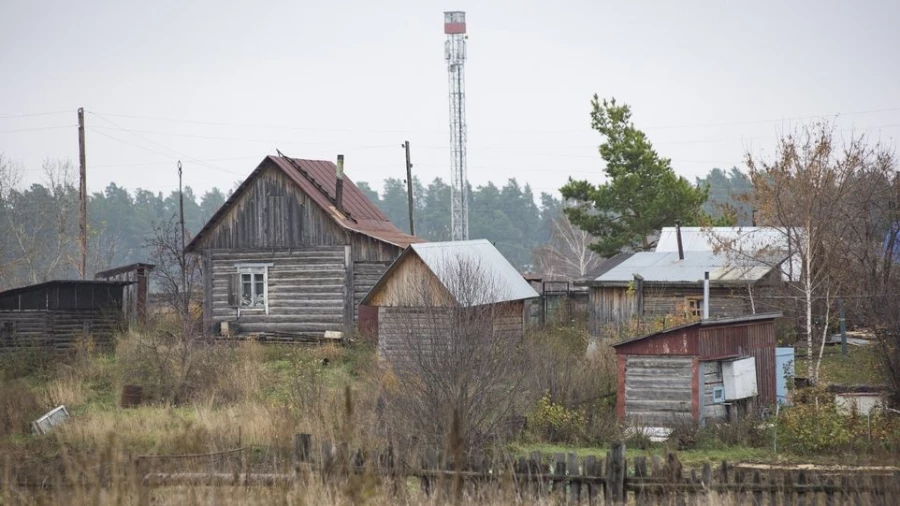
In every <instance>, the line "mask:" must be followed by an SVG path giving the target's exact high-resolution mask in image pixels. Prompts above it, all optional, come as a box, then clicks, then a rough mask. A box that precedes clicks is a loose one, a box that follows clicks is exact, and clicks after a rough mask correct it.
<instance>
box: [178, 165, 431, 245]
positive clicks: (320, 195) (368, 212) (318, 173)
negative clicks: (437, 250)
mask: <svg viewBox="0 0 900 506" xmlns="http://www.w3.org/2000/svg"><path fill="white" fill-rule="evenodd" d="M269 167H274V168H275V169H276V170H280V171H281V172H283V173H284V174H285V175H286V176H287V177H288V178H289V179H290V180H291V181H292V182H293V183H294V184H296V185H297V186H298V187H299V188H300V189H301V190H302V191H303V192H304V193H305V194H307V195H308V196H309V198H310V199H311V200H312V201H313V202H315V203H316V204H317V205H318V206H319V207H321V208H322V210H323V211H325V213H326V214H328V215H329V216H330V217H331V218H332V219H333V220H334V221H335V222H336V223H337V224H338V225H340V226H341V227H343V228H345V229H347V230H350V231H353V232H357V233H360V234H363V235H366V236H369V237H372V238H374V239H378V240H379V241H383V242H386V243H388V244H393V245H394V246H399V247H401V248H405V247H406V246H408V245H410V244H413V243H417V242H424V239H420V238H418V237H415V236H412V235H409V234H406V233H403V232H402V231H400V229H399V228H397V227H396V226H395V225H394V224H393V223H391V222H390V220H388V218H387V216H385V215H384V213H382V212H381V210H380V209H378V208H377V207H376V206H375V204H373V203H372V202H371V201H370V200H369V199H368V198H366V196H365V195H364V194H363V192H362V191H360V189H359V187H357V186H356V185H355V184H354V183H353V181H351V180H350V178H349V177H347V175H346V174H344V190H343V196H342V197H341V200H342V204H343V206H342V207H343V211H344V212H341V211H338V210H337V208H336V207H335V188H336V187H337V167H336V166H335V165H334V163H332V162H330V161H327V160H303V159H298V158H288V157H285V156H267V157H265V158H264V159H263V161H262V162H260V164H259V165H258V166H257V167H256V169H254V170H253V172H251V173H250V175H249V176H247V179H245V180H244V182H242V183H241V184H240V186H238V187H237V189H236V190H235V191H234V193H232V194H231V197H229V198H228V200H227V201H225V203H224V204H222V207H220V208H219V210H218V211H216V213H215V214H213V216H212V217H211V218H210V219H209V221H208V222H206V225H204V226H203V228H202V229H201V230H200V232H198V233H197V235H195V236H194V237H193V239H191V242H190V243H189V244H188V245H187V247H185V251H187V252H191V251H194V250H195V249H196V248H197V246H198V245H199V243H200V241H201V240H202V239H201V238H202V237H203V236H204V235H205V234H206V233H207V232H209V231H210V230H211V229H212V228H214V227H215V226H216V225H217V224H218V223H219V221H220V220H221V218H222V217H223V216H224V215H225V213H227V212H228V210H229V209H230V208H231V207H232V206H233V205H234V203H235V202H236V201H237V200H238V199H239V198H240V196H241V194H242V193H243V192H244V190H246V189H247V187H248V186H250V184H251V183H252V182H253V181H254V180H255V179H256V177H258V175H259V174H260V173H261V172H262V171H264V170H265V169H266V168H269Z"/></svg>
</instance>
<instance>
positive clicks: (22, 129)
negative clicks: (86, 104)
mask: <svg viewBox="0 0 900 506" xmlns="http://www.w3.org/2000/svg"><path fill="white" fill-rule="evenodd" d="M77 126H78V125H59V126H45V127H33V128H12V129H9V130H0V134H7V133H12V132H35V131H38V130H58V129H60V128H75V127H77Z"/></svg>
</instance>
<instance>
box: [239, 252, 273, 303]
mask: <svg viewBox="0 0 900 506" xmlns="http://www.w3.org/2000/svg"><path fill="white" fill-rule="evenodd" d="M273 265H274V264H271V263H240V264H235V265H234V268H235V270H236V271H237V272H236V276H237V283H236V284H237V291H238V294H237V295H238V300H237V303H238V311H259V310H260V309H262V310H264V311H265V314H267V315H268V314H269V267H272V266H273ZM245 274H249V275H250V293H251V297H252V294H253V292H254V291H255V290H256V275H259V274H261V275H262V277H263V279H262V283H263V307H262V308H259V307H254V306H244V305H243V302H244V275H245ZM257 295H258V294H257Z"/></svg>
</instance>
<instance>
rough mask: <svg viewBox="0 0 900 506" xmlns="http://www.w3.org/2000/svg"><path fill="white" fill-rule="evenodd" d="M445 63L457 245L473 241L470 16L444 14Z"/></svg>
mask: <svg viewBox="0 0 900 506" xmlns="http://www.w3.org/2000/svg"><path fill="white" fill-rule="evenodd" d="M444 33H445V34H446V35H447V41H446V42H445V43H444V59H445V60H447V77H448V79H449V82H450V170H451V173H450V225H451V231H452V238H453V240H454V241H465V240H467V239H468V238H469V194H468V191H467V190H468V188H467V187H468V183H469V178H468V175H467V173H466V137H467V135H466V75H465V64H466V37H467V36H466V13H465V12H462V11H451V12H445V13H444Z"/></svg>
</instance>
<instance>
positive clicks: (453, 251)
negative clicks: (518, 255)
mask: <svg viewBox="0 0 900 506" xmlns="http://www.w3.org/2000/svg"><path fill="white" fill-rule="evenodd" d="M409 255H416V256H418V257H419V258H420V259H421V260H422V262H423V263H424V264H425V265H426V266H427V267H428V269H429V270H430V271H431V272H432V273H433V274H434V275H435V277H437V279H438V281H440V283H441V284H442V285H443V286H444V287H445V288H447V289H448V291H449V292H450V295H451V296H452V297H453V298H454V299H455V300H456V301H457V302H458V303H459V302H460V299H461V298H462V297H461V295H462V294H461V293H454V291H456V292H459V291H460V290H461V289H462V287H461V286H460V283H458V282H455V281H456V280H455V279H452V278H454V276H457V275H458V274H457V273H455V272H453V270H452V269H453V262H465V263H471V264H472V265H473V266H474V267H475V268H476V269H477V270H478V271H480V272H481V273H482V274H483V275H484V276H486V277H490V278H491V281H492V282H493V283H494V284H495V287H492V288H493V289H492V290H491V291H490V292H491V293H486V294H482V295H483V296H484V297H483V298H479V299H478V304H497V303H500V302H511V301H516V300H523V299H530V298H534V297H538V293H537V292H536V291H534V288H532V287H531V284H530V283H528V281H526V280H525V278H523V277H522V275H521V274H520V273H519V271H517V270H516V268H515V267H513V266H512V264H510V263H509V261H508V260H507V259H506V257H504V256H503V254H502V253H500V251H498V250H497V248H496V247H494V245H493V244H491V242H490V241H488V240H486V239H477V240H472V241H446V242H430V243H419V244H411V245H409V247H408V248H407V249H406V250H405V251H404V252H403V254H402V255H400V257H399V258H398V259H397V260H396V261H395V262H394V263H393V264H392V265H391V267H390V268H389V269H388V270H387V272H385V274H384V276H382V277H381V279H380V280H379V281H378V283H376V284H375V286H374V287H372V289H371V290H370V291H369V293H368V294H367V295H366V297H365V298H364V299H363V301H362V304H367V303H368V302H369V300H370V298H371V297H372V296H373V295H374V294H375V293H376V292H377V291H378V290H379V289H380V288H381V287H382V286H383V285H384V283H385V281H386V280H387V279H388V278H389V277H390V276H391V275H392V274H393V272H394V270H395V269H396V267H397V266H398V265H400V264H401V263H402V262H403V261H404V260H405V259H406V258H407V257H408V256H409ZM473 305H474V304H473Z"/></svg>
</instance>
